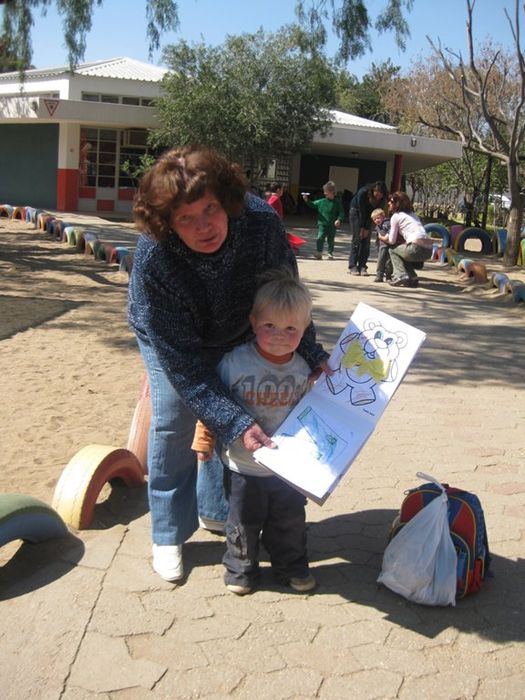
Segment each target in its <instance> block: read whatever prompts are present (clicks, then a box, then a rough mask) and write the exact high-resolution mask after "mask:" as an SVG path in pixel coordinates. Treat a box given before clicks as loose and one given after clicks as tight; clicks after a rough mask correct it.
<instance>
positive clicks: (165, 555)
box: [153, 544, 184, 582]
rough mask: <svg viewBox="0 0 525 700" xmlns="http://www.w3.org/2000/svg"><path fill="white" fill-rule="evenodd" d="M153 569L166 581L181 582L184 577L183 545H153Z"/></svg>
mask: <svg viewBox="0 0 525 700" xmlns="http://www.w3.org/2000/svg"><path fill="white" fill-rule="evenodd" d="M153 569H154V570H155V571H156V572H157V573H158V575H159V576H160V577H161V578H163V579H164V580H165V581H170V582H173V581H179V580H180V579H181V578H182V577H183V576H184V567H183V565H182V545H181V544H173V545H171V544H168V545H160V544H154V545H153Z"/></svg>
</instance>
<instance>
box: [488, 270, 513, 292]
mask: <svg viewBox="0 0 525 700" xmlns="http://www.w3.org/2000/svg"><path fill="white" fill-rule="evenodd" d="M490 281H491V284H492V286H493V287H497V288H498V291H499V292H505V290H506V287H507V284H508V283H509V278H508V277H507V275H504V274H503V273H502V272H495V273H494V274H493V275H492V278H491V280H490Z"/></svg>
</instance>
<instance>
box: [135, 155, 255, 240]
mask: <svg viewBox="0 0 525 700" xmlns="http://www.w3.org/2000/svg"><path fill="white" fill-rule="evenodd" d="M246 189H247V183H246V178H245V176H244V173H243V172H242V169H241V167H240V165H238V164H237V163H230V162H229V161H228V160H227V159H226V158H225V157H224V156H223V155H221V154H220V153H218V152H217V151H215V150H213V149H211V148H206V147H204V146H197V145H194V146H183V147H182V148H173V149H171V150H169V151H166V153H164V154H163V155H161V156H160V158H159V159H158V160H157V162H156V163H155V164H154V165H153V166H152V167H151V168H150V169H149V170H148V171H147V172H146V173H145V174H144V175H143V177H142V179H141V181H140V184H139V188H138V191H137V194H136V196H135V202H134V206H133V217H134V219H135V223H136V225H137V227H138V228H140V229H141V230H142V231H144V232H146V233H147V234H149V235H150V236H151V237H152V238H154V239H156V240H158V241H160V240H163V239H166V238H167V237H168V235H169V234H170V231H171V223H170V220H171V216H172V214H173V212H174V211H175V209H177V207H179V206H180V205H181V204H191V203H192V202H196V201H197V200H198V199H200V198H201V197H202V196H203V195H204V194H205V193H206V192H211V193H212V194H213V195H214V196H215V197H217V199H218V200H219V202H220V203H221V206H222V207H223V209H224V210H225V211H226V213H227V214H228V216H239V214H240V213H241V211H242V209H243V206H244V195H245V194H246Z"/></svg>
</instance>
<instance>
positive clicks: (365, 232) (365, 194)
mask: <svg viewBox="0 0 525 700" xmlns="http://www.w3.org/2000/svg"><path fill="white" fill-rule="evenodd" d="M387 193H388V190H387V188H386V185H385V183H384V182H381V181H378V182H374V183H373V184H371V185H365V186H364V187H361V188H360V189H359V190H357V192H356V193H355V195H354V196H353V197H352V200H351V201H350V211H349V213H348V222H349V224H350V234H351V236H352V240H351V242H350V257H349V258H348V272H349V273H350V274H352V275H367V274H368V272H367V262H368V256H369V255H370V230H371V227H372V222H371V220H370V215H371V213H372V212H373V210H374V209H377V208H378V207H379V208H382V207H383V205H384V202H385V199H386V196H387Z"/></svg>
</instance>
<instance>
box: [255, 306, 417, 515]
mask: <svg viewBox="0 0 525 700" xmlns="http://www.w3.org/2000/svg"><path fill="white" fill-rule="evenodd" d="M424 339H425V334H424V333H423V332H421V331H420V330H418V329H417V328H414V327H413V326H409V325H408V324H406V323H403V322H402V321H399V320H398V319H396V318H394V317H393V316H389V315H388V314H385V313H383V312H382V311H379V310H378V309H374V308H373V307H371V306H369V305H368V304H363V303H360V304H359V305H358V306H357V308H356V310H355V311H354V313H353V314H352V317H351V318H350V320H349V322H348V323H347V325H346V327H345V329H344V330H343V332H342V333H341V335H340V337H339V340H338V341H337V343H336V346H335V348H334V350H333V352H332V354H331V356H330V360H329V364H330V367H331V368H332V369H334V370H335V373H334V374H333V375H332V376H330V377H328V376H327V375H325V374H323V375H322V376H321V377H320V378H319V380H318V381H317V382H316V384H315V386H314V387H313V389H312V390H311V391H310V392H309V393H308V394H307V395H306V396H304V397H303V398H302V400H301V401H300V402H299V403H298V404H297V406H295V408H294V409H293V410H292V411H291V412H290V414H289V416H288V417H287V418H286V420H285V421H284V422H283V423H282V424H281V425H280V426H279V428H278V430H277V431H276V433H275V434H274V436H273V441H274V442H275V443H276V444H277V448H276V449H269V448H266V447H263V448H261V449H260V450H257V451H256V452H255V453H254V456H255V458H256V459H257V460H258V461H259V462H260V463H261V464H264V465H265V466H266V467H268V468H269V469H270V470H271V471H273V472H274V473H275V474H277V475H278V476H280V477H281V478H282V479H284V480H285V481H287V482H289V483H290V484H291V485H292V486H294V487H295V488H297V489H298V490H299V491H301V492H302V493H305V495H307V496H308V497H310V498H311V499H312V500H314V501H316V502H317V503H323V502H324V500H326V498H327V497H328V495H329V494H330V493H331V492H332V491H333V489H334V488H335V486H336V485H337V483H338V482H339V480H340V479H341V477H342V476H343V475H344V474H345V473H346V471H347V470H348V468H349V467H350V465H351V464H352V462H353V461H354V459H355V458H356V456H357V454H358V453H359V451H360V450H361V449H362V447H363V445H364V444H365V443H366V441H367V440H368V439H369V437H370V436H371V434H372V433H373V431H374V429H375V426H376V424H377V421H378V420H379V418H380V417H381V415H382V413H383V411H384V410H385V408H386V406H387V405H388V402H389V401H390V399H391V398H392V396H393V395H394V392H395V391H396V389H397V388H398V386H399V384H400V382H401V380H402V379H403V377H404V375H405V373H406V371H407V369H408V367H409V366H410V363H411V362H412V360H413V358H414V355H415V354H416V352H417V350H418V349H419V346H420V345H421V343H422V342H423V340H424Z"/></svg>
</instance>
